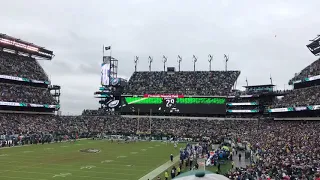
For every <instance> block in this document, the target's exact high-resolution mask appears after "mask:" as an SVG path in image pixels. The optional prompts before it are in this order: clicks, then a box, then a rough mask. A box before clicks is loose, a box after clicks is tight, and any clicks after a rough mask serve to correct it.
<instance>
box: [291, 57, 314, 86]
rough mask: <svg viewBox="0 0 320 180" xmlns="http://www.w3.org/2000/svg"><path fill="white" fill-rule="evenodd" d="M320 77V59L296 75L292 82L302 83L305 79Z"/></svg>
mask: <svg viewBox="0 0 320 180" xmlns="http://www.w3.org/2000/svg"><path fill="white" fill-rule="evenodd" d="M317 75H320V59H318V60H316V61H314V62H313V63H311V64H310V65H309V66H307V67H305V68H304V69H303V70H302V71H301V72H300V73H299V74H296V75H295V77H293V78H292V79H291V80H290V82H294V81H300V80H301V81H302V80H304V79H305V78H308V77H312V76H317Z"/></svg>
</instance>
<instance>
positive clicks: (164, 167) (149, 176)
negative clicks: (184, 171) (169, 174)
mask: <svg viewBox="0 0 320 180" xmlns="http://www.w3.org/2000/svg"><path fill="white" fill-rule="evenodd" d="M179 158H180V156H176V157H174V158H173V162H171V161H167V162H166V163H164V164H162V165H161V166H159V167H157V168H156V169H154V170H153V171H151V172H149V173H148V174H146V175H145V176H143V177H142V178H140V179H139V180H147V179H154V178H156V177H157V176H158V175H159V174H160V173H162V172H163V171H165V170H167V169H168V168H170V167H171V166H172V165H174V164H175V163H177V162H178V161H179Z"/></svg>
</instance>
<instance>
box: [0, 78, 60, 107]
mask: <svg viewBox="0 0 320 180" xmlns="http://www.w3.org/2000/svg"><path fill="white" fill-rule="evenodd" d="M0 90H1V92H0V93H1V94H0V101H6V102H18V103H21V102H22V103H34V104H56V102H55V100H54V99H53V97H52V96H51V94H50V92H49V91H48V89H47V88H37V87H31V86H25V85H15V84H4V83H0Z"/></svg>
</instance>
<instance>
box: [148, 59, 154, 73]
mask: <svg viewBox="0 0 320 180" xmlns="http://www.w3.org/2000/svg"><path fill="white" fill-rule="evenodd" d="M152 62H153V57H151V56H149V58H148V63H149V71H151V64H152Z"/></svg>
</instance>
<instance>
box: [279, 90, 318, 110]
mask: <svg viewBox="0 0 320 180" xmlns="http://www.w3.org/2000/svg"><path fill="white" fill-rule="evenodd" d="M318 104H320V86H312V87H306V88H301V89H294V90H292V91H290V93H288V94H287V95H286V96H284V97H283V98H282V99H281V100H278V101H275V104H274V105H273V107H275V108H281V107H298V106H309V105H318Z"/></svg>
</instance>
